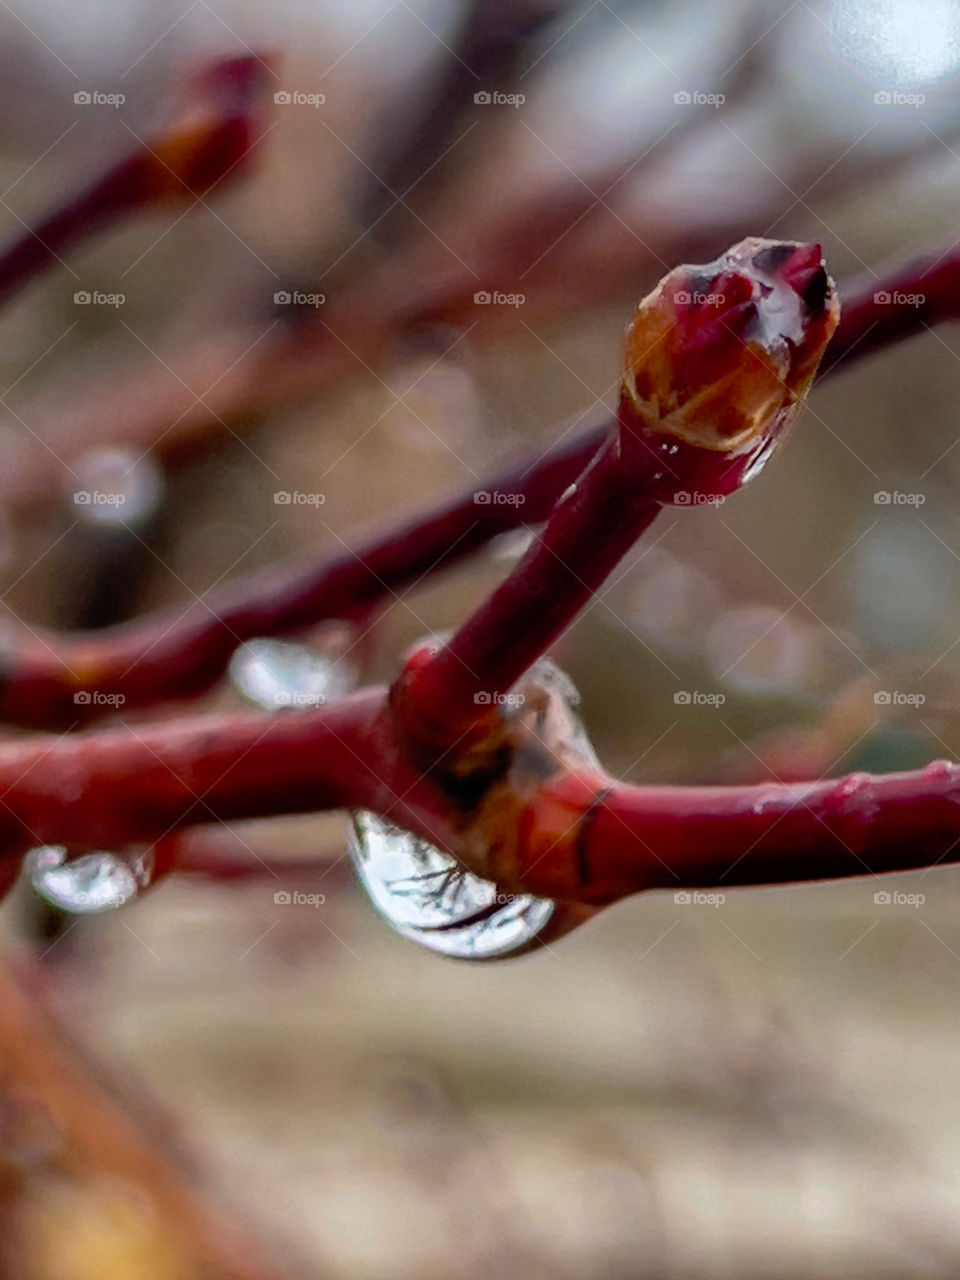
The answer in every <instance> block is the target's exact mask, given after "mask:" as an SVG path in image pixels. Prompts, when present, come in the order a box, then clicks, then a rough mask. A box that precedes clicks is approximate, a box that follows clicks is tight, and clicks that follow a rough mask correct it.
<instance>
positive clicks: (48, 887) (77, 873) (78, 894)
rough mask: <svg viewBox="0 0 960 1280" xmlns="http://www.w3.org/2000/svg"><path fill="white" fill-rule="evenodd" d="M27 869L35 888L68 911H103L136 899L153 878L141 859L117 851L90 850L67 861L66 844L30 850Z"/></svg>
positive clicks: (97, 913)
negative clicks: (133, 860) (134, 861)
mask: <svg viewBox="0 0 960 1280" xmlns="http://www.w3.org/2000/svg"><path fill="white" fill-rule="evenodd" d="M24 869H25V871H26V874H27V878H28V879H29V881H30V884H31V886H32V888H33V891H34V892H35V893H36V894H37V895H38V897H40V898H42V899H43V900H44V902H46V903H48V904H49V905H50V906H51V907H56V908H57V910H58V911H63V912H65V913H66V914H67V915H75V916H89V915H100V914H102V913H103V912H105V911H116V910H117V908H119V907H123V906H126V904H127V903H128V902H132V901H133V900H134V899H135V898H136V897H137V895H138V893H139V892H140V889H141V887H142V886H143V885H145V884H146V883H147V882H148V880H149V872H148V870H147V868H146V865H145V864H144V863H143V862H142V861H141V862H140V863H138V864H135V865H131V864H130V863H128V862H125V861H124V860H123V858H121V857H119V856H118V855H117V854H115V853H105V852H101V851H98V852H96V853H86V854H84V855H83V856H82V857H79V858H74V859H72V860H71V861H69V862H68V861H67V850H66V849H65V848H64V847H63V846H62V845H42V846H41V847H40V848H37V849H33V850H32V851H31V852H30V853H28V854H27V857H26V859H25V861H24Z"/></svg>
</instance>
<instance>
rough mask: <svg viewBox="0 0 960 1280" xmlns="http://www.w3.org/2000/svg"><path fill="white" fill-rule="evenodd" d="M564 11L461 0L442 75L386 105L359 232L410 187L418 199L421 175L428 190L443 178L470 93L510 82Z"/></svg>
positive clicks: (530, 0)
mask: <svg viewBox="0 0 960 1280" xmlns="http://www.w3.org/2000/svg"><path fill="white" fill-rule="evenodd" d="M567 7H569V0H512V2H511V0H469V2H468V3H467V4H466V5H464V7H463V14H462V17H461V21H460V24H459V29H458V32H457V35H456V38H455V39H454V40H453V42H452V47H451V48H450V49H449V53H450V55H451V56H450V57H449V60H448V61H447V65H446V67H445V69H444V70H443V71H442V72H440V73H439V74H437V73H436V72H435V73H434V75H433V76H432V77H430V78H429V80H428V84H427V87H426V89H425V90H422V91H421V92H420V94H419V97H418V98H417V100H416V101H414V102H411V103H409V104H408V105H407V106H406V109H404V108H403V104H401V105H400V109H399V110H398V107H397V104H391V106H390V109H389V111H388V112H387V113H386V116H385V118H384V120H383V122H382V129H381V137H380V139H379V142H378V146H377V151H376V154H375V156H374V159H373V161H372V163H371V165H370V171H371V175H372V176H371V178H370V181H369V182H368V183H367V190H366V193H365V195H364V197H363V198H362V200H361V203H360V210H359V214H358V220H359V222H360V224H361V225H362V226H367V225H369V224H373V225H374V226H376V225H377V223H378V222H380V219H381V218H383V217H384V216H385V214H386V213H387V212H389V210H390V209H391V208H393V207H395V206H396V205H398V204H400V203H401V202H402V199H403V197H404V195H406V193H408V192H409V191H410V190H411V189H412V188H413V187H415V186H416V187H420V193H419V194H420V195H422V194H423V180H424V178H425V176H426V175H427V174H428V173H429V174H430V185H431V186H433V185H436V184H437V183H438V182H441V181H442V180H443V176H444V172H445V168H444V166H442V165H440V164H439V163H438V162H439V161H440V160H441V159H442V158H443V156H444V154H445V152H446V150H447V148H448V146H449V144H450V143H451V142H452V141H453V138H454V133H455V131H456V128H457V125H458V123H459V122H460V121H461V120H462V119H463V118H464V116H465V115H467V114H468V112H469V111H470V110H471V108H472V107H473V103H474V94H475V93H476V92H478V91H479V90H490V89H494V88H498V89H502V88H503V87H504V84H505V83H508V82H512V80H513V78H514V76H515V74H516V72H517V71H518V70H519V68H520V66H521V65H522V63H523V60H524V57H525V54H526V52H527V50H528V48H529V47H530V44H531V42H532V40H533V39H534V37H535V36H537V35H538V34H539V33H540V32H541V31H542V30H543V29H544V28H545V27H547V26H548V25H549V24H550V23H551V22H553V21H554V20H555V19H556V17H557V15H558V14H559V13H561V12H562V11H563V10H564V9H565V8H567ZM396 192H399V193H401V194H400V197H399V198H398V197H397V196H396V195H395V194H394V193H396Z"/></svg>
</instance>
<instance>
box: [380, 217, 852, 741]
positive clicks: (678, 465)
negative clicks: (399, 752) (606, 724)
mask: <svg viewBox="0 0 960 1280" xmlns="http://www.w3.org/2000/svg"><path fill="white" fill-rule="evenodd" d="M837 315H838V304H837V301H836V295H835V293H834V290H833V286H832V284H831V283H830V281H829V279H828V277H827V274H826V272H825V270H824V268H823V265H822V262H821V259H820V246H819V245H797V244H793V243H789V242H787V243H777V242H774V241H770V240H759V239H748V240H744V241H742V242H741V244H739V245H736V246H735V247H734V248H733V249H731V250H730V251H729V252H728V253H726V254H724V256H723V257H722V258H720V259H718V260H717V261H716V262H714V263H711V264H709V265H708V266H706V267H703V268H690V267H678V268H677V269H676V270H675V271H672V272H670V274H669V275H667V276H665V277H664V279H663V280H662V281H661V282H660V284H659V285H658V286H657V288H656V289H655V290H654V291H653V293H651V294H650V295H649V296H648V297H647V298H646V299H644V301H643V302H641V304H640V306H639V308H638V311H637V314H636V316H635V317H634V320H633V322H632V324H631V326H630V329H629V330H628V337H627V352H626V371H625V373H624V379H623V386H622V390H621V395H620V408H619V414H618V418H619V427H618V430H617V432H616V433H615V434H614V435H613V436H612V437H611V438H610V440H609V441H608V442H607V444H606V445H605V446H604V447H603V449H602V450H601V451H600V453H599V454H598V455H597V456H596V457H595V458H594V460H593V461H592V462H591V464H590V466H589V467H588V468H587V470H586V471H585V472H584V473H583V475H582V476H581V477H580V479H579V480H578V481H577V482H576V483H575V484H573V485H571V487H570V489H569V490H568V491H567V492H566V493H565V494H564V495H563V497H562V498H561V499H560V501H559V502H558V504H557V506H556V507H555V509H554V511H553V514H552V515H551V517H550V520H549V522H548V524H547V526H546V529H545V530H544V532H543V533H542V534H541V535H540V536H539V537H538V538H537V539H536V541H535V542H534V544H533V545H532V547H531V548H530V550H529V552H528V553H527V555H526V556H525V557H524V559H523V561H522V562H521V563H520V564H519V565H518V566H517V568H516V569H515V571H514V572H513V573H512V574H511V575H510V576H509V577H508V578H507V579H506V581H504V582H503V583H502V584H501V585H500V586H499V587H498V588H497V590H496V591H494V593H493V595H492V596H491V597H490V598H489V599H488V600H487V601H485V602H484V603H483V604H482V605H481V606H480V608H479V609H478V610H477V611H476V613H474V615H473V616H472V617H471V618H470V619H468V621H467V622H465V623H464V625H463V626H462V627H461V628H460V629H459V630H458V631H457V633H456V634H455V635H454V636H453V637H452V638H451V639H450V640H449V641H447V642H446V643H445V644H444V645H443V646H442V647H441V648H439V650H437V649H436V647H435V646H434V647H433V648H423V649H421V650H420V651H419V652H418V653H417V654H416V655H415V656H414V657H413V658H412V659H411V661H410V662H409V663H408V664H407V667H406V669H405V671H404V673H403V674H402V676H401V677H400V680H399V681H398V682H397V685H396V686H395V689H394V700H395V706H396V709H397V711H398V713H399V714H400V715H401V717H402V718H403V721H404V723H405V725H406V729H407V732H408V734H409V736H410V738H411V739H412V740H417V741H419V742H420V743H421V744H422V745H423V746H424V747H425V748H426V749H427V751H428V752H431V751H433V749H434V748H437V749H439V750H441V751H442V750H445V749H446V748H448V747H450V746H451V745H452V744H453V743H454V742H457V741H459V740H460V739H461V738H462V735H463V734H464V733H467V732H470V731H471V730H472V726H474V725H479V724H482V723H483V722H484V721H486V720H489V718H490V717H491V716H496V714H497V712H496V711H495V710H494V709H493V708H494V707H495V705H496V703H497V702H498V699H499V698H502V697H503V696H505V695H506V694H507V692H508V691H509V690H510V689H511V687H512V686H513V685H514V683H515V682H516V681H517V679H518V678H519V677H520V676H521V675H522V674H523V673H524V671H526V670H527V668H528V667H529V666H530V665H531V664H532V663H533V662H534V661H535V660H536V659H537V658H538V657H540V656H541V655H542V654H543V653H544V652H545V651H546V649H547V648H548V647H549V646H550V644H551V643H552V642H553V641H554V640H555V639H556V637H557V636H558V635H559V634H560V632H561V631H562V630H563V629H564V628H565V627H566V626H567V625H569V623H570V622H572V620H573V619H574V618H575V617H576V615H577V614H578V613H579V612H580V610H581V609H582V608H583V606H584V605H585V604H586V603H587V601H588V600H589V599H590V597H591V596H592V595H593V593H594V592H595V591H596V590H597V589H598V588H599V586H600V585H601V583H603V582H604V580H605V579H606V578H607V576H608V575H609V573H610V572H611V570H612V569H613V567H614V565H616V563H617V562H618V561H619V560H620V559H621V557H622V556H623V555H624V554H625V553H626V551H627V550H628V549H629V548H630V547H631V546H632V545H633V543H634V542H635V541H636V540H637V538H638V537H639V536H640V534H641V533H643V531H644V530H645V529H646V528H647V527H648V526H649V525H650V523H651V522H652V521H653V520H654V519H655V518H656V516H657V514H658V512H659V511H660V509H661V507H662V506H663V505H664V504H666V503H671V502H674V501H677V500H678V499H679V501H681V502H682V501H684V498H688V497H689V493H690V492H694V491H696V492H699V493H701V494H704V495H708V496H718V495H723V494H727V493H729V492H731V491H732V490H734V489H735V488H737V487H738V485H739V484H740V483H741V482H742V480H743V479H744V478H746V477H748V476H750V475H751V474H754V473H755V472H756V470H757V469H758V468H759V466H760V465H762V463H763V461H764V460H765V459H766V458H767V457H768V456H769V454H770V452H771V449H772V447H773V445H774V444H775V443H776V441H777V440H778V439H779V437H780V436H781V435H782V433H783V430H784V428H785V426H786V424H787V420H788V419H791V418H792V417H793V416H794V415H795V413H796V410H797V408H798V407H799V404H800V403H801V401H802V399H803V397H804V395H805V394H806V391H807V388H808V387H809V385H810V383H811V381H812V378H813V374H814V372H815V370H816V367H817V365H818V364H819V361H820V357H821V355H822V354H823V350H824V348H825V346H826V344H827V342H828V341H829V339H830V336H831V335H832V333H833V331H834V329H835V327H836V323H837Z"/></svg>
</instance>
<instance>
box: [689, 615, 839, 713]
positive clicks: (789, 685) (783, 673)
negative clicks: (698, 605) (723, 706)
mask: <svg viewBox="0 0 960 1280" xmlns="http://www.w3.org/2000/svg"><path fill="white" fill-rule="evenodd" d="M705 649H706V657H707V662H708V663H709V665H710V667H711V669H712V670H713V672H714V674H715V675H716V676H717V678H718V679H720V680H723V681H725V682H726V683H727V684H729V685H732V686H733V687H734V688H736V689H741V690H743V692H744V693H790V692H797V691H800V690H803V689H805V688H806V687H807V685H808V684H809V682H810V680H811V679H812V676H813V672H814V667H815V664H816V659H817V656H818V655H817V641H816V638H815V636H814V634H813V632H812V631H811V629H810V628H809V627H807V626H805V625H804V624H803V623H799V622H795V621H794V620H793V619H792V618H790V617H787V616H786V614H785V613H784V611H783V610H782V609H776V608H774V607H773V606H772V605H764V604H755V605H754V604H746V605H738V606H737V607H735V608H732V609H728V610H726V612H724V613H722V614H721V615H720V617H719V618H718V619H717V621H716V622H715V623H714V625H713V626H712V627H711V628H710V630H709V632H708V634H707V638H706V643H705Z"/></svg>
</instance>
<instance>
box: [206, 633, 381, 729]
mask: <svg viewBox="0 0 960 1280" xmlns="http://www.w3.org/2000/svg"><path fill="white" fill-rule="evenodd" d="M230 678H231V680H232V681H233V686H234V688H235V689H236V690H237V692H238V693H239V694H240V696H241V697H243V698H245V699H246V700H247V702H250V703H252V704H253V705H254V706H256V707H264V708H265V709H266V710H268V711H277V710H279V709H281V708H284V707H300V708H303V709H308V708H310V707H318V706H322V705H323V703H325V702H331V701H335V700H336V699H337V698H342V697H343V696H344V695H345V694H347V693H349V692H350V690H351V689H353V688H354V686H355V684H356V673H355V672H354V670H353V667H352V666H351V665H350V664H349V663H348V662H347V661H346V660H345V659H343V658H339V659H337V658H333V657H330V656H328V655H326V654H323V653H318V652H317V651H316V650H314V649H308V648H306V646H304V645H299V644H290V643H289V642H288V641H285V640H271V639H267V638H266V637H264V638H261V639H256V640H249V641H247V643H246V644H242V645H240V647H239V648H238V649H237V650H236V652H235V653H234V655H233V657H232V658H231V659H230Z"/></svg>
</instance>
